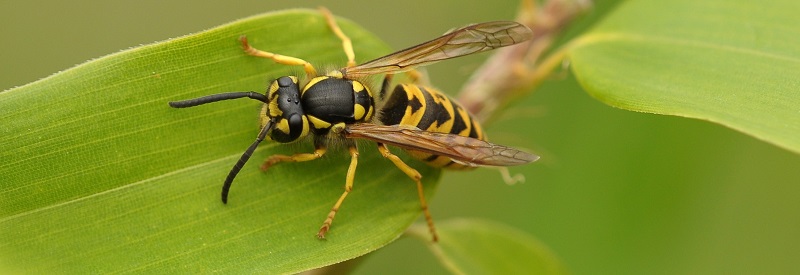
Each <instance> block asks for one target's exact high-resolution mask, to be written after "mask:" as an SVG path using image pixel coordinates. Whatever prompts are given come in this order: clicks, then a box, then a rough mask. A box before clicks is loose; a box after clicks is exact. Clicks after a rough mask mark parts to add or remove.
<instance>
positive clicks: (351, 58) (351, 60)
mask: <svg viewBox="0 0 800 275" xmlns="http://www.w3.org/2000/svg"><path fill="white" fill-rule="evenodd" d="M319 11H320V12H322V15H323V16H325V20H326V21H327V22H328V27H330V28H331V31H333V33H335V34H336V36H338V37H339V39H340V40H342V48H344V54H345V55H347V67H353V66H355V65H356V54H355V52H353V42H351V41H350V37H347V35H345V34H344V32H342V29H340V28H339V25H338V24H336V19H334V18H333V14H332V13H331V11H329V10H328V9H326V8H325V7H319Z"/></svg>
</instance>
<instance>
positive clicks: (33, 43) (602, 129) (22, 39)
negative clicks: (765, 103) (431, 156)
mask: <svg viewBox="0 0 800 275" xmlns="http://www.w3.org/2000/svg"><path fill="white" fill-rule="evenodd" d="M617 2H618V1H598V2H596V6H595V8H594V9H593V10H592V11H590V12H589V13H588V14H586V15H585V16H584V17H582V18H581V19H579V20H578V21H577V22H576V24H575V25H573V26H572V28H571V29H570V30H569V31H568V33H569V34H570V35H575V34H579V32H580V31H581V30H585V29H586V28H588V27H589V26H591V24H592V22H595V21H596V20H600V19H601V18H602V16H603V15H604V14H605V13H606V12H609V11H610V10H612V9H613V7H614V5H617V4H618V3H617ZM319 5H325V6H327V7H328V8H330V9H331V10H332V11H333V12H334V14H337V15H339V16H343V17H346V18H349V19H351V20H353V21H355V22H357V23H359V24H360V25H362V26H363V27H364V28H366V29H368V30H370V31H372V32H374V33H376V34H378V36H379V37H381V38H383V39H384V40H385V41H386V42H388V43H389V44H390V45H392V47H394V48H396V49H400V48H404V47H407V46H410V45H413V44H415V43H419V42H422V41H425V40H427V39H430V38H433V37H435V36H436V35H439V34H441V33H443V32H444V31H446V30H448V29H450V28H453V27H459V26H463V25H466V24H469V23H475V22H482V21H491V20H501V19H511V18H513V17H514V16H515V13H516V10H517V5H518V3H517V1H508V0H506V1H494V2H492V4H491V5H487V2H485V1H477V0H470V1H435V2H434V1H420V0H413V1H393V2H387V3H382V2H380V3H379V2H377V1H350V0H348V1H336V2H325V1H305V2H303V3H302V4H297V3H293V2H290V1H281V2H275V1H242V2H236V3H231V2H220V1H194V2H192V3H191V4H189V3H188V2H184V3H177V2H174V3H173V2H166V3H164V2H162V1H137V2H130V3H125V2H105V1H81V2H80V3H69V2H63V3H62V2H53V1H46V2H45V1H42V2H37V1H26V2H22V1H18V2H11V1H3V2H2V3H0V24H2V26H3V27H2V28H0V37H2V38H3V41H4V42H5V43H0V56H2V59H0V60H2V66H0V70H1V71H0V90H6V89H9V88H11V87H14V86H18V85H23V84H25V83H28V82H31V81H35V80H37V79H40V78H42V77H45V76H47V75H50V74H52V73H55V72H57V71H59V70H64V69H67V68H69V67H71V66H73V65H75V64H79V63H82V62H84V61H86V60H89V59H92V58H95V57H99V56H102V55H105V54H109V53H113V52H117V51H119V50H122V49H126V48H130V47H134V46H137V45H140V44H147V43H151V42H155V41H161V40H165V39H167V38H171V37H177V36H181V35H184V34H189V33H193V32H198V31H201V30H204V29H208V28H211V27H214V26H216V25H219V24H222V23H226V22H229V21H232V20H235V19H238V18H242V17H246V16H249V15H253V14H257V13H261V12H266V11H273V10H278V9H285V8H296V7H308V8H315V7H316V6H319ZM276 31H279V30H276ZM309 39H313V38H309ZM304 58H307V59H309V60H310V61H312V62H313V57H304ZM485 58H486V55H478V56H470V57H465V58H460V59H457V60H451V61H447V62H443V63H440V64H436V65H434V66H431V67H429V68H428V72H429V74H430V77H431V79H432V81H433V83H434V84H435V85H436V86H437V87H438V88H440V89H442V90H444V91H448V92H450V93H451V94H452V93H455V92H456V91H458V89H459V88H460V87H461V84H462V83H464V82H465V81H466V79H467V78H468V77H469V75H470V73H471V72H472V71H474V70H475V69H476V68H477V67H478V66H479V65H480V62H481V61H482V60H483V59H485ZM57 96H58V95H53V98H57ZM509 129H514V130H513V131H511V130H509ZM487 132H488V134H489V136H490V137H491V138H492V139H493V140H494V141H496V142H498V143H501V144H507V145H513V146H516V147H522V148H527V149H530V150H533V151H535V152H537V153H539V154H540V155H542V160H540V161H539V162H537V163H535V164H533V165H529V166H526V167H522V168H514V169H512V172H515V173H521V174H524V175H525V176H526V178H527V182H526V183H523V184H518V185H514V186H508V185H505V184H504V183H503V182H502V180H501V178H500V176H499V174H498V173H497V172H496V171H495V170H492V169H480V170H477V171H473V172H448V173H445V176H444V179H443V181H444V182H443V184H442V185H441V187H440V189H439V191H438V192H437V195H436V197H435V198H434V199H433V200H432V202H431V209H432V211H433V214H434V217H435V219H436V220H446V219H448V218H452V217H481V218H486V219H491V220H495V221H499V222H503V223H506V224H509V225H511V226H513V227H516V228H519V229H521V230H524V231H526V232H528V233H529V234H531V235H533V236H535V237H537V238H539V239H540V240H541V241H542V242H543V243H545V244H547V245H548V246H550V248H551V249H552V250H553V251H554V252H555V253H556V254H558V255H559V256H560V257H561V259H562V260H563V261H564V262H565V264H566V265H567V266H568V267H569V268H570V270H571V271H573V272H574V273H576V274H604V273H606V274H609V273H610V274H675V273H684V274H685V273H693V274H697V273H701V274H708V273H739V274H741V273H745V274H751V273H761V274H763V273H784V274H785V273H800V266H798V265H797V264H796V263H795V260H796V259H797V258H798V256H800V251H798V250H800V235H799V234H798V233H797V232H800V230H798V229H800V215H798V213H797V209H800V200H798V199H796V198H797V197H798V195H800V184H798V183H800V157H798V156H797V155H795V154H792V153H789V152H787V151H784V150H781V149H779V148H776V147H775V146H772V145H769V144H765V143H763V142H760V141H758V140H755V139H754V138H751V137H749V136H745V135H743V134H740V133H738V132H734V131H732V130H730V129H727V128H724V127H722V126H718V125H715V124H711V123H708V122H703V121H695V120H689V119H683V118H676V117H666V116H658V115H651V114H641V113H633V112H628V111H623V110H618V109H614V108H611V107H608V106H606V105H603V104H601V103H599V102H598V101H596V100H594V99H592V98H591V97H589V96H588V95H587V94H586V93H584V92H583V91H582V90H581V88H580V87H579V86H578V85H577V84H576V83H575V81H574V79H573V78H572V77H571V76H569V75H568V74H566V75H564V76H563V77H560V76H554V78H553V79H552V80H551V81H548V82H546V83H545V84H544V85H543V86H542V87H541V88H540V89H539V90H537V91H536V92H535V93H534V94H532V95H531V96H528V97H526V98H525V99H524V100H522V101H521V102H518V103H516V104H515V105H514V106H512V107H511V108H509V109H508V110H507V111H506V112H505V113H504V114H503V115H502V116H500V118H499V120H498V121H497V122H496V123H493V124H492V125H490V126H489V127H487ZM368 257H369V259H367V261H365V262H364V263H363V264H362V266H360V267H359V268H358V269H357V270H356V272H357V273H362V274H374V273H378V272H381V273H396V274H404V273H411V272H418V271H426V272H433V271H439V272H444V269H442V268H441V267H439V266H438V263H436V261H435V260H434V259H433V256H432V255H430V253H429V252H427V251H425V248H424V247H423V246H422V244H420V243H419V242H418V241H416V240H409V239H401V240H399V241H397V242H396V243H394V244H392V245H390V246H388V247H386V248H384V249H381V250H379V251H378V252H376V253H373V254H371V255H370V256H368Z"/></svg>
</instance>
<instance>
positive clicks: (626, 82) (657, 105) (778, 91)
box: [568, 0, 800, 152]
mask: <svg viewBox="0 0 800 275" xmlns="http://www.w3.org/2000/svg"><path fill="white" fill-rule="evenodd" d="M798 10H800V2H798V1H795V0H776V1H769V2H768V3H767V2H759V1H729V0H711V1H693V0H677V1H654V0H631V1H626V2H624V3H623V4H621V5H620V6H619V7H618V9H617V10H616V11H615V12H614V13H612V14H610V15H608V17H607V18H606V19H605V20H604V21H603V22H601V23H600V24H599V25H598V26H596V28H594V29H593V30H592V31H590V32H589V33H587V34H586V35H584V36H583V37H581V38H579V39H578V40H577V41H575V43H574V44H573V45H572V46H571V48H569V49H568V55H569V58H570V60H571V64H572V68H573V70H574V72H575V75H576V76H577V78H578V80H579V82H580V83H581V85H583V87H584V88H585V89H586V90H588V91H589V93H591V94H592V95H593V96H594V97H596V98H598V99H600V100H602V101H603V102H605V103H607V104H609V105H612V106H616V107H619V108H623V109H629V110H634V111H641V112H651V113H658V114H668V115H677V116H684V117H690V118H698V119H703V120H708V121H712V122H715V123H719V124H722V125H725V126H728V127H731V128H733V129H736V130H739V131H741V132H744V133H746V134H749V135H752V136H755V137H757V138H759V139H762V140H765V141H767V142H770V143H773V144H775V145H778V146H780V147H783V148H786V149H788V150H791V151H794V152H800V138H798V137H800V94H799V93H798V92H800V47H798V45H800V17H798V16H797V11H798Z"/></svg>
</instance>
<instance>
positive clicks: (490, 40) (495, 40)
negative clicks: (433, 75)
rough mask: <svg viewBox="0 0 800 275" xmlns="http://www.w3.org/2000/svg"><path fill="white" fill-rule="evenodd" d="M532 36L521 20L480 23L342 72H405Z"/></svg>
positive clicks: (357, 74) (348, 74)
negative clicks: (519, 21)
mask: <svg viewBox="0 0 800 275" xmlns="http://www.w3.org/2000/svg"><path fill="white" fill-rule="evenodd" d="M532 36H533V32H531V30H530V29H529V28H528V27H526V26H524V25H522V24H520V23H517V22H511V21H496V22H486V23H479V24H474V25H469V26H466V27H463V28H460V29H456V30H453V31H450V32H448V33H446V34H444V35H442V36H441V37H439V38H436V39H434V40H431V41H428V42H425V43H422V44H419V45H416V46H413V47H411V48H408V49H405V50H402V51H398V52H395V53H392V54H389V55H387V56H384V57H380V58H378V59H375V60H372V61H368V62H366V63H364V64H361V65H358V66H354V67H348V68H343V69H341V72H342V74H343V75H345V77H350V78H358V77H364V76H368V75H373V74H385V73H397V72H403V71H408V70H411V69H413V68H414V67H418V66H424V65H427V64H430V63H433V62H437V61H441V60H445V59H450V58H456V57H459V56H465V55H470V54H473V53H479V52H483V51H488V50H492V49H495V48H499V47H505V46H509V45H514V44H517V43H520V42H522V41H526V40H528V39H530V38H531V37H532Z"/></svg>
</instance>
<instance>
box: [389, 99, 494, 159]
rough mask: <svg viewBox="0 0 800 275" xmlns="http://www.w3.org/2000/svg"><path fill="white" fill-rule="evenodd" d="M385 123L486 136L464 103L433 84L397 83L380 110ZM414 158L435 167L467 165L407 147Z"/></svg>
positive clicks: (477, 137) (463, 134)
mask: <svg viewBox="0 0 800 275" xmlns="http://www.w3.org/2000/svg"><path fill="white" fill-rule="evenodd" d="M379 120H380V122H381V124H384V125H405V126H413V127H417V128H419V129H421V130H424V131H428V132H436V133H448V134H455V135H459V136H465V137H471V138H476V139H480V140H484V135H483V130H482V129H481V127H480V125H478V123H477V122H476V121H475V120H474V119H473V118H472V116H471V115H470V114H469V113H468V112H467V111H466V110H465V109H464V108H463V107H461V105H459V104H458V103H456V102H455V101H453V100H452V99H450V98H449V97H448V96H446V95H445V94H443V93H441V92H439V91H437V90H436V89H433V88H430V87H424V86H420V85H413V84H401V85H397V86H396V87H395V89H394V91H393V92H392V93H391V95H390V97H389V98H388V99H387V100H386V103H385V104H384V106H383V107H382V108H381V110H380V117H379ZM407 151H409V152H410V153H411V155H412V156H413V157H414V158H417V159H419V160H422V161H424V162H426V163H427V164H429V165H431V166H434V167H443V168H452V169H465V168H470V166H464V165H461V164H459V163H456V162H454V161H453V160H452V159H450V158H448V157H444V156H439V155H433V154H429V153H422V152H417V151H413V150H407Z"/></svg>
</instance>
